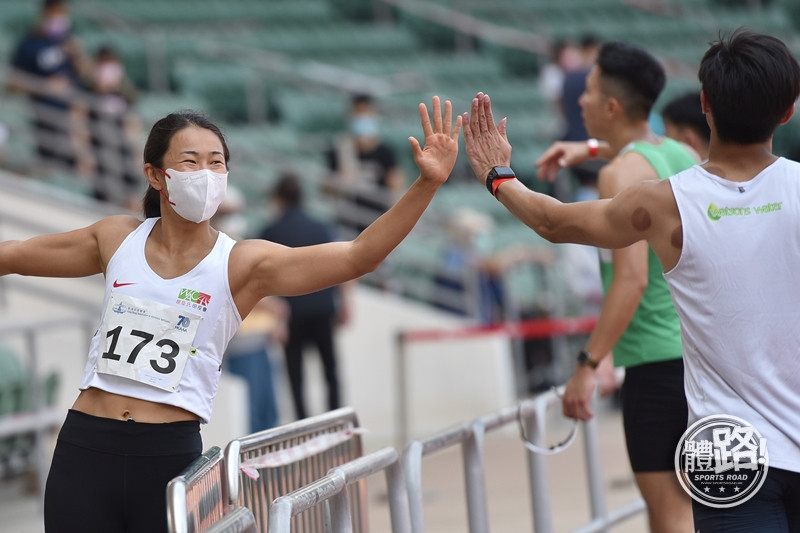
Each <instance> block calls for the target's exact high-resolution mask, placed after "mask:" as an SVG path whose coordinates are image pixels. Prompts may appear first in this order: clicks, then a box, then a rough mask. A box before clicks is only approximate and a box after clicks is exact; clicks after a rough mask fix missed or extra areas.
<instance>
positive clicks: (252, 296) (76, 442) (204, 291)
mask: <svg viewBox="0 0 800 533" xmlns="http://www.w3.org/2000/svg"><path fill="white" fill-rule="evenodd" d="M441 107H442V106H441V104H440V101H439V99H438V97H434V98H433V113H432V114H433V121H431V119H430V116H429V114H428V109H427V107H426V106H425V105H424V104H420V109H419V113H420V120H421V123H422V129H423V132H424V134H425V139H424V149H423V148H422V147H421V146H420V143H419V142H418V141H417V140H416V139H415V138H413V137H410V138H409V143H410V146H411V150H412V152H413V155H414V161H415V162H416V163H417V165H418V167H419V169H420V176H419V178H418V179H417V180H416V181H415V182H414V183H413V184H412V185H411V187H410V188H409V190H408V191H407V192H406V193H405V194H404V195H403V197H402V198H401V199H400V200H399V201H398V202H397V203H396V204H395V205H394V206H393V207H392V208H391V209H389V210H388V211H387V212H386V213H385V214H384V215H383V216H381V217H380V218H379V219H378V220H376V221H375V222H374V223H373V224H371V225H370V226H369V227H368V228H367V229H365V230H364V231H363V232H362V233H361V234H360V235H359V236H358V237H356V238H355V239H354V240H353V241H346V242H334V243H325V244H320V245H316V246H307V247H301V248H289V247H285V246H281V245H279V244H276V243H271V242H268V241H264V240H257V239H255V240H245V241H240V242H235V241H234V240H233V239H231V238H229V237H227V236H225V235H224V234H221V233H220V232H218V231H217V230H215V229H214V228H213V227H211V225H210V223H209V218H210V217H211V216H212V215H213V214H214V212H215V211H216V209H217V207H218V206H219V204H220V203H221V201H222V199H223V198H224V196H225V188H226V184H227V178H228V160H229V157H230V152H229V150H228V148H227V145H226V143H225V139H224V136H223V135H222V132H221V131H220V130H219V128H218V127H217V126H216V125H215V124H213V123H212V122H211V121H209V120H208V119H207V118H206V117H204V116H202V115H198V114H195V113H190V112H181V113H173V114H170V115H168V116H167V117H165V118H163V119H161V120H159V121H158V122H156V123H155V125H154V126H153V128H152V129H151V131H150V134H149V136H148V139H147V142H146V144H145V148H144V161H145V163H144V169H143V171H144V175H145V177H146V179H147V182H148V184H149V188H148V190H147V192H146V193H145V198H144V214H145V221H144V222H142V221H140V220H139V219H138V218H136V217H133V216H127V215H117V216H111V217H107V218H104V219H102V220H100V221H98V222H97V223H95V224H92V225H91V226H88V227H86V228H82V229H77V230H74V231H69V232H66V233H59V234H53V235H42V236H38V237H34V238H31V239H28V240H25V241H6V242H2V243H0V275H7V274H19V275H25V276H47V277H62V278H69V277H82V276H91V275H95V274H101V273H102V274H104V276H105V279H106V289H105V297H104V302H103V311H102V314H101V318H100V321H99V327H98V329H97V332H96V333H95V335H94V337H93V339H92V341H91V344H90V349H89V356H88V361H87V364H86V367H85V370H84V375H83V378H82V381H81V385H80V394H79V395H78V398H77V400H76V401H75V403H74V404H73V407H72V409H70V411H69V412H68V414H67V418H66V420H65V422H64V425H63V427H62V428H61V432H60V435H59V440H58V442H57V444H56V449H55V452H54V456H53V461H52V464H51V468H50V474H49V476H48V479H47V486H46V489H45V504H44V505H45V511H44V512H45V530H46V531H47V532H48V533H53V532H56V531H103V532H106V533H114V532H120V533H122V532H128V533H145V532H147V533H153V532H159V531H162V532H163V531H167V516H166V498H165V497H164V490H165V487H166V485H167V483H168V481H169V480H170V479H172V478H173V477H175V476H176V475H178V474H179V473H180V472H181V471H182V470H184V469H185V468H186V467H187V466H188V465H189V464H190V463H191V462H192V461H193V460H195V459H196V458H197V457H199V456H200V454H201V452H202V441H201V438H200V423H201V422H202V423H205V422H208V420H209V418H210V416H211V405H212V401H213V398H214V395H215V394H216V390H217V385H218V380H219V373H220V371H221V366H222V354H223V352H224V350H225V348H226V346H227V344H228V342H229V340H230V339H231V337H232V336H233V335H234V333H235V332H236V329H237V328H238V327H239V325H240V324H241V322H242V318H243V317H246V316H247V315H248V314H249V313H250V311H252V309H253V308H254V307H255V306H256V305H257V304H258V302H260V301H261V300H262V299H263V298H265V297H268V296H275V295H299V294H306V293H310V292H315V291H319V290H322V289H324V288H326V287H330V286H333V285H338V284H341V283H344V282H346V281H349V280H352V279H354V278H357V277H358V276H361V275H363V274H365V273H367V272H370V271H372V270H374V269H375V268H376V267H377V265H378V264H380V263H381V262H382V261H383V260H384V259H385V258H386V256H387V255H388V254H389V253H390V252H391V251H392V250H393V249H394V248H395V247H396V246H397V245H398V244H399V243H400V242H401V241H402V240H403V239H404V238H405V237H406V235H408V233H409V232H410V231H411V229H412V228H413V227H414V225H415V224H416V222H417V221H418V220H419V218H420V216H421V215H422V213H423V212H424V210H425V209H426V207H427V206H428V204H429V203H430V201H431V200H432V199H433V196H434V195H435V193H436V191H437V190H438V189H439V187H440V186H441V185H442V184H443V183H444V182H445V181H446V180H447V178H448V176H449V175H450V173H451V172H452V169H453V166H454V164H455V161H456V157H457V155H458V135H459V132H460V129H461V117H458V118H457V119H456V121H455V125H453V117H452V106H451V104H450V102H449V101H448V102H445V105H444V111H442V109H441Z"/></svg>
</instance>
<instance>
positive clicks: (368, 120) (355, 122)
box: [350, 116, 378, 137]
mask: <svg viewBox="0 0 800 533" xmlns="http://www.w3.org/2000/svg"><path fill="white" fill-rule="evenodd" d="M350 132H351V133H352V134H353V135H355V136H356V137H377V136H378V119H376V118H375V117H370V116H361V117H353V119H352V120H351V121H350Z"/></svg>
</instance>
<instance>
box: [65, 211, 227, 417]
mask: <svg viewBox="0 0 800 533" xmlns="http://www.w3.org/2000/svg"><path fill="white" fill-rule="evenodd" d="M158 220H159V219H158V218H148V219H147V220H145V221H144V222H143V223H142V224H141V225H140V226H139V227H138V228H136V229H135V230H134V231H132V232H131V233H130V234H129V235H128V236H127V237H126V238H125V240H124V241H123V242H122V244H121V245H120V246H119V248H118V249H117V251H116V252H114V255H113V256H112V258H111V260H110V261H109V263H108V267H107V269H106V293H105V297H104V299H103V314H102V316H101V322H100V327H99V328H98V330H97V333H95V335H94V337H93V338H92V341H91V344H90V347H89V359H88V362H87V364H86V368H85V370H84V374H83V380H82V381H81V385H80V388H81V390H85V389H87V388H89V387H96V388H98V389H102V390H104V391H108V392H112V393H115V394H121V395H123V396H130V397H133V398H138V399H142V400H148V401H151V402H158V403H163V404H167V405H174V406H176V407H181V408H183V409H186V410H187V411H189V412H192V413H194V414H196V415H197V416H199V417H200V419H201V421H202V422H203V423H208V421H209V419H210V417H211V404H212V402H213V399H214V396H215V395H216V393H217V386H218V384H219V377H220V372H221V365H222V356H223V353H224V352H225V348H226V346H227V345H228V341H229V340H230V339H231V337H233V335H234V333H236V330H237V329H238V327H239V325H240V324H241V323H242V319H241V317H240V316H239V312H238V310H237V309H236V305H235V304H234V301H233V296H232V294H231V289H230V285H229V283H228V259H229V256H230V252H231V249H232V248H233V245H234V244H235V241H234V240H233V239H231V238H230V237H228V236H227V235H225V234H224V233H222V232H220V233H219V235H218V237H217V242H216V243H215V244H214V248H213V249H212V250H211V252H210V253H209V254H208V255H207V256H206V257H204V258H203V260H202V261H200V263H198V264H197V265H196V266H195V267H194V268H193V269H192V270H190V271H189V272H187V273H186V274H184V275H182V276H178V277H176V278H172V279H164V278H162V277H160V276H159V275H158V274H156V273H155V272H154V271H153V270H152V269H151V268H150V266H149V265H148V264H147V260H146V258H145V253H144V249H145V242H146V241H147V237H148V236H149V235H150V232H151V231H152V229H153V227H154V226H155V224H156V222H157V221H158Z"/></svg>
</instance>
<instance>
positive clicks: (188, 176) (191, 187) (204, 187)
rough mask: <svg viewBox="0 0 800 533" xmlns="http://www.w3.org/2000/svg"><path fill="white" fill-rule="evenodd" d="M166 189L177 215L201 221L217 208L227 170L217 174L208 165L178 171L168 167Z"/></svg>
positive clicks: (209, 216) (226, 183)
mask: <svg viewBox="0 0 800 533" xmlns="http://www.w3.org/2000/svg"><path fill="white" fill-rule="evenodd" d="M162 172H164V174H165V175H166V176H167V192H169V203H170V204H171V205H172V208H173V209H174V210H175V212H176V213H178V214H179V215H180V216H181V217H183V218H185V219H186V220H190V221H192V222H198V223H199V222H204V221H206V220H208V219H209V218H211V217H212V216H213V215H214V213H216V212H217V208H218V207H219V204H221V203H222V200H224V199H225V191H226V189H227V186H228V173H227V172H226V173H225V174H217V173H216V172H211V171H210V170H208V169H205V168H204V169H202V170H194V171H192V172H180V171H178V170H173V169H171V168H168V169H167V170H165V171H162Z"/></svg>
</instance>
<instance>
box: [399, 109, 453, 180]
mask: <svg viewBox="0 0 800 533" xmlns="http://www.w3.org/2000/svg"><path fill="white" fill-rule="evenodd" d="M419 117H420V122H421V123H422V133H423V134H424V135H425V139H424V143H425V148H424V149H423V148H421V147H420V144H419V141H417V139H416V138H414V137H409V138H408V142H409V143H411V150H412V151H413V153H414V163H416V165H417V167H418V168H419V171H420V176H421V177H423V178H425V179H430V180H433V181H435V182H437V183H444V182H445V181H447V178H448V176H450V173H451V172H452V170H453V167H454V166H455V164H456V157H457V156H458V135H459V133H460V132H461V117H460V116H459V117H456V123H455V127H453V125H452V122H453V106H452V104H451V103H450V100H446V101H445V103H444V120H442V110H441V105H440V103H439V97H438V96H434V97H433V126H431V120H430V118H429V117H428V108H427V107H426V106H425V104H423V103H420V104H419Z"/></svg>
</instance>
